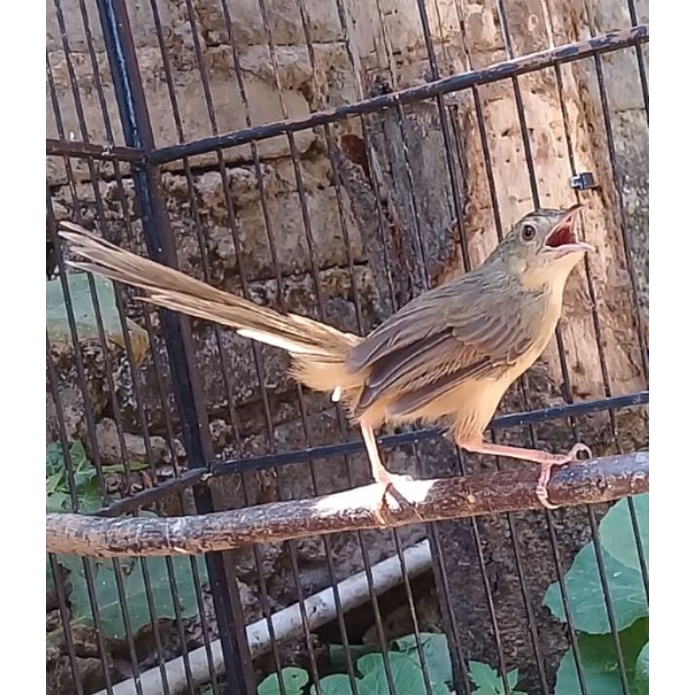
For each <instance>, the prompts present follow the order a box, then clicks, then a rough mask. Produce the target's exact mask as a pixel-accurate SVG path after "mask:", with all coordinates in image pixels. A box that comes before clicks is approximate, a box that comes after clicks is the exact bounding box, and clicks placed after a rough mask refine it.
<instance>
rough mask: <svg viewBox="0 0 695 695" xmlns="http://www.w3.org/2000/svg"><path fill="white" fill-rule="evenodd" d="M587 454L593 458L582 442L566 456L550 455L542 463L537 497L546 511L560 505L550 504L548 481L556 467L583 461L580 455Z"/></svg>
mask: <svg viewBox="0 0 695 695" xmlns="http://www.w3.org/2000/svg"><path fill="white" fill-rule="evenodd" d="M581 453H584V454H586V458H587V459H590V458H591V457H592V453H591V449H589V447H588V446H587V445H586V444H582V442H577V443H576V444H575V445H574V446H573V447H572V448H571V449H570V450H569V451H568V452H567V453H566V454H548V459H547V460H546V461H544V462H543V463H541V474H540V476H539V478H538V483H537V485H536V496H537V497H538V499H539V500H540V503H541V504H542V505H543V506H544V507H545V508H546V509H558V508H559V505H557V504H551V503H550V502H548V481H549V480H550V475H551V473H552V470H553V468H555V466H565V465H567V464H568V463H574V462H575V461H581V460H582V459H580V458H579V454H581Z"/></svg>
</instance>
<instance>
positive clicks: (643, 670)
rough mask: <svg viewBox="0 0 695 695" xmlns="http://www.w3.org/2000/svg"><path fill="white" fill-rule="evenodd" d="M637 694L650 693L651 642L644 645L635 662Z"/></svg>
mask: <svg viewBox="0 0 695 695" xmlns="http://www.w3.org/2000/svg"><path fill="white" fill-rule="evenodd" d="M635 695H649V642H647V644H645V645H644V647H642V651H641V652H640V653H639V655H638V657H637V663H636V664H635Z"/></svg>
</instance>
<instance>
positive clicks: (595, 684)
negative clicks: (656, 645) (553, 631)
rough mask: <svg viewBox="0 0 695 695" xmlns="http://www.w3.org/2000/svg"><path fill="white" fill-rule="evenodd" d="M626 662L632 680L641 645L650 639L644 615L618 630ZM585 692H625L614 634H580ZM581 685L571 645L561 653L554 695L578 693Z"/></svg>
mask: <svg viewBox="0 0 695 695" xmlns="http://www.w3.org/2000/svg"><path fill="white" fill-rule="evenodd" d="M619 638H620V645H621V652H622V654H623V662H624V664H625V670H626V673H627V677H628V684H629V685H630V689H631V690H633V692H634V689H633V688H632V684H633V681H634V676H635V663H636V661H637V656H638V654H639V653H640V650H641V649H642V647H643V646H644V645H645V644H646V642H647V640H648V639H649V621H648V620H647V619H644V618H643V619H641V620H638V621H637V622H635V623H633V625H632V626H631V627H629V628H627V629H626V630H623V631H622V632H621V633H620V634H619ZM577 643H578V647H579V654H580V659H581V664H582V667H583V673H584V679H585V682H586V695H623V686H622V681H621V679H620V672H619V670H618V659H617V656H616V651H615V642H614V640H613V636H612V635H583V634H580V635H579V637H578V638H577ZM580 693H582V689H581V688H580V685H579V678H578V676H577V666H576V661H575V658H574V653H573V651H572V650H571V649H570V650H569V651H567V652H566V654H565V656H563V657H562V661H561V662H560V667H559V668H558V671H557V681H556V683H555V695H579V694H580Z"/></svg>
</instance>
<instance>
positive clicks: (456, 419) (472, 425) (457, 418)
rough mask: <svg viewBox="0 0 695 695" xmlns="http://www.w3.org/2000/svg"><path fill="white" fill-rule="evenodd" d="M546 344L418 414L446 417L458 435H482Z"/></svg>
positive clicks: (433, 418)
mask: <svg viewBox="0 0 695 695" xmlns="http://www.w3.org/2000/svg"><path fill="white" fill-rule="evenodd" d="M544 347H545V346H544V345H539V346H538V348H535V349H533V350H530V351H529V352H528V353H526V354H525V355H524V356H523V357H522V358H521V359H520V360H519V361H518V362H516V363H515V364H514V365H512V366H511V367H510V368H508V369H506V370H504V371H503V372H501V373H500V374H498V375H497V377H496V378H492V377H489V378H485V379H478V380H475V381H468V382H466V383H463V384H461V385H460V386H458V387H456V388H455V389H452V390H451V391H450V392H449V393H446V394H444V395H443V396H441V397H440V398H438V399H436V400H435V401H433V402H432V403H430V404H428V405H427V406H426V407H425V408H424V409H423V411H422V412H421V413H419V414H418V415H419V417H420V418H422V419H424V420H425V421H436V420H447V421H448V422H449V423H450V425H451V428H452V431H453V432H454V433H455V434H456V436H457V437H461V438H464V439H466V438H469V437H474V436H476V435H480V434H481V433H482V432H483V431H484V430H485V429H486V427H487V426H488V425H489V424H490V421H491V420H492V418H493V417H494V415H495V412H496V411H497V408H498V406H499V404H500V401H501V400H502V397H503V396H504V394H505V393H506V392H507V389H509V387H510V386H511V385H512V384H513V383H514V382H515V381H516V380H517V379H518V378H519V377H520V376H521V375H522V374H523V373H524V372H525V371H526V370H527V369H528V368H529V367H530V366H531V365H532V364H533V363H534V362H535V361H536V360H537V359H538V357H539V356H540V354H541V352H542V351H543V348H544Z"/></svg>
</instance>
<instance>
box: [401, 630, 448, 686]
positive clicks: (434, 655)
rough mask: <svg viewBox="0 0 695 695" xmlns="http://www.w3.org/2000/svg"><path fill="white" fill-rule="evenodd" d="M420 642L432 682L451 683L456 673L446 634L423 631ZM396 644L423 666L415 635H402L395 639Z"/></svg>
mask: <svg viewBox="0 0 695 695" xmlns="http://www.w3.org/2000/svg"><path fill="white" fill-rule="evenodd" d="M420 642H421V644H422V651H423V654H424V657H425V663H426V664H427V674H428V676H429V679H430V683H447V684H449V685H451V684H452V683H453V680H454V675H453V671H452V666H451V655H450V654H449V645H448V644H447V641H446V636H445V635H442V634H441V633H437V632H421V633H420ZM394 644H395V645H396V646H397V647H398V649H399V650H400V651H401V652H403V653H404V654H407V655H408V656H409V657H410V658H411V659H413V660H414V661H415V663H416V664H417V665H418V666H419V667H420V668H422V663H421V662H420V652H419V651H418V648H417V641H416V639H415V635H407V636H406V637H400V638H399V639H397V640H395V642H394Z"/></svg>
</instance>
